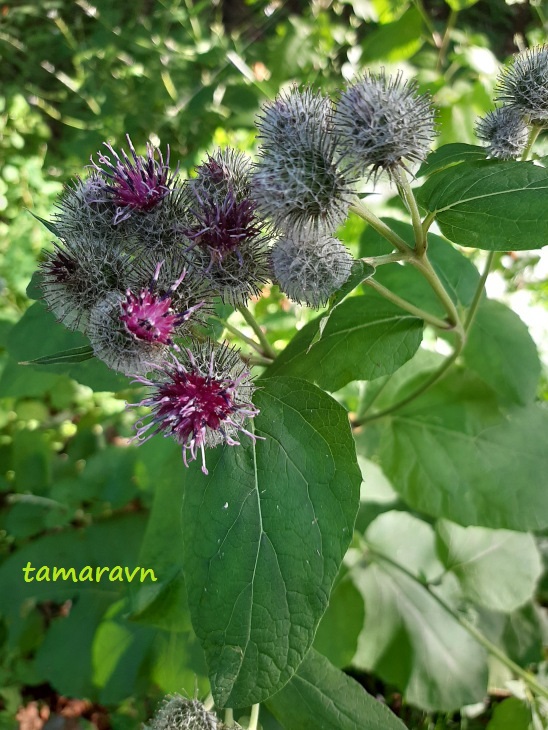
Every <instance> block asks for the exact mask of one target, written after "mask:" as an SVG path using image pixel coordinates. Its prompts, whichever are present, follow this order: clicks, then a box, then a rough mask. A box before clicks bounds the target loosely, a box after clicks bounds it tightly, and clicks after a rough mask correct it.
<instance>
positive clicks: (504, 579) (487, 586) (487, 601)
mask: <svg viewBox="0 0 548 730" xmlns="http://www.w3.org/2000/svg"><path fill="white" fill-rule="evenodd" d="M436 532H437V535H438V554H439V556H440V558H441V559H442V561H443V563H444V565H445V567H446V568H447V570H450V571H451V572H452V573H453V574H454V575H455V577H456V578H457V580H458V581H459V584H460V587H461V589H462V592H463V595H464V597H465V598H468V599H469V600H470V601H472V602H473V603H477V604H479V605H480V606H485V607H486V608H490V609H492V610H494V611H504V612H506V613H510V612H511V611H514V610H516V609H517V608H519V607H520V606H521V605H523V604H524V603H526V602H527V601H528V600H530V599H531V598H532V596H533V593H534V591H535V587H536V585H537V582H538V580H539V578H540V576H541V574H542V561H541V559H540V554H539V552H538V550H537V546H536V544H535V540H534V538H533V537H532V535H527V534H523V533H519V532H510V531H509V530H487V529H485V528H484V527H461V526H460V525H455V524H454V523H453V522H449V521H447V520H440V522H438V524H437V527H436Z"/></svg>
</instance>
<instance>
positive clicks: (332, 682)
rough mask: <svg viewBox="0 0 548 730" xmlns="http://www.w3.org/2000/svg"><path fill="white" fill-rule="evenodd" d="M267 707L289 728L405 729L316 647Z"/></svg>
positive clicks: (312, 729) (329, 729)
mask: <svg viewBox="0 0 548 730" xmlns="http://www.w3.org/2000/svg"><path fill="white" fill-rule="evenodd" d="M267 706H268V709H269V710H270V711H271V712H272V714H273V715H274V717H276V718H277V719H278V720H279V721H280V723H281V724H282V725H283V727H284V728H285V730H319V728H321V730H356V729H357V728H359V729H360V730H405V725H404V724H403V723H402V721H401V720H399V719H398V718H397V717H396V716H395V715H394V714H392V712H390V710H389V709H388V707H386V705H383V704H381V703H380V702H378V701H377V700H375V699H374V698H373V697H371V695H369V694H368V693H367V692H366V691H365V690H364V689H363V687H360V685H359V684H358V683H357V682H355V681H354V680H353V679H351V678H350V677H348V676H347V675H346V674H343V672H341V671H340V670H339V669H336V668H335V667H334V666H333V665H332V664H330V662H329V661H328V660H327V659H326V658H325V657H324V656H322V655H321V654H319V653H318V652H317V651H315V650H314V649H311V650H310V651H309V652H308V654H307V655H306V657H305V659H304V661H303V663H302V664H301V666H300V667H299V669H298V671H297V673H296V674H295V675H294V677H293V678H292V679H291V681H290V682H289V683H288V684H286V686H285V687H284V688H283V689H282V690H281V692H278V693H277V694H275V695H274V696H273V697H271V698H270V699H269V700H268V702H267Z"/></svg>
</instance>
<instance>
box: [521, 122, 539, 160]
mask: <svg viewBox="0 0 548 730" xmlns="http://www.w3.org/2000/svg"><path fill="white" fill-rule="evenodd" d="M541 129H542V128H541V127H532V128H531V131H530V132H529V137H528V139H527V145H526V146H525V149H524V150H523V153H522V155H521V160H522V162H524V161H525V160H526V159H527V158H528V157H529V155H530V154H531V150H532V149H533V145H534V144H535V142H536V141H537V137H538V136H539V134H540V132H541Z"/></svg>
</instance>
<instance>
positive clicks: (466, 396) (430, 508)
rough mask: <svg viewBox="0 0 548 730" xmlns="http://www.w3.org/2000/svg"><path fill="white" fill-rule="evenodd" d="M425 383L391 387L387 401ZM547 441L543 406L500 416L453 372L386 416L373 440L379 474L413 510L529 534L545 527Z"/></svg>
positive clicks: (485, 394)
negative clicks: (376, 450)
mask: <svg viewBox="0 0 548 730" xmlns="http://www.w3.org/2000/svg"><path fill="white" fill-rule="evenodd" d="M423 378H424V374H421V375H420V376H419V377H418V378H415V379H414V380H413V379H411V380H410V381H408V382H407V383H404V384H403V385H402V386H401V387H400V388H399V389H396V390H395V392H394V393H393V400H392V402H395V401H397V400H400V399H401V398H402V397H404V396H405V395H407V394H409V392H410V391H411V390H414V389H415V388H416V387H417V385H418V382H421V381H422V380H423ZM386 390H388V389H386ZM384 395H385V394H384V393H383V396H384ZM373 430H376V429H375V428H373ZM547 436H548V411H547V410H546V409H543V408H542V407H539V406H535V405H530V406H528V407H526V408H515V409H513V410H511V411H509V412H504V411H503V410H502V409H501V408H500V406H499V403H498V401H497V398H496V396H495V393H494V392H493V391H492V390H491V389H490V388H489V387H488V386H487V385H485V384H484V383H483V381H481V380H479V379H478V378H477V377H475V376H474V375H473V374H472V373H470V372H469V371H464V370H454V371H453V372H452V373H451V374H450V375H449V376H448V377H446V378H445V379H444V380H443V381H441V382H440V383H438V385H436V386H434V387H433V388H431V389H430V390H429V391H428V392H427V393H425V394H424V395H422V396H420V397H419V398H417V399H415V400H413V401H412V402H411V403H409V404H408V405H406V406H404V407H403V408H400V409H399V410H397V411H395V412H394V413H393V414H391V416H388V417H386V418H385V419H384V421H383V425H382V426H380V433H378V435H377V438H378V441H379V444H380V447H379V458H380V464H381V466H382V468H383V470H384V472H385V474H386V475H387V477H388V478H389V479H390V481H391V482H392V484H393V486H394V488H395V489H396V491H398V492H399V494H401V496H402V497H403V498H404V500H405V501H406V502H407V503H408V504H409V505H410V506H412V507H413V508H414V509H418V510H421V511H424V512H426V513H427V514H430V515H434V516H438V517H446V518H447V519H451V520H453V521H455V522H459V523H460V524H463V525H482V526H485V527H494V528H497V527H502V528H507V529H511V530H535V529H541V528H543V527H546V526H547V525H548V491H547V490H546V484H545V475H546V473H547V472H548V451H547V450H546V438H547Z"/></svg>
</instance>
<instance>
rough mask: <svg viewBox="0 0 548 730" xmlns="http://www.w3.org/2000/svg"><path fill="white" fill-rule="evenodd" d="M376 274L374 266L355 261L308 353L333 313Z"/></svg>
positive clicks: (319, 337)
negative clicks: (366, 280)
mask: <svg viewBox="0 0 548 730" xmlns="http://www.w3.org/2000/svg"><path fill="white" fill-rule="evenodd" d="M374 273H375V269H374V268H373V267H372V266H369V265H368V264H366V263H365V262H364V261H354V263H353V264H352V271H351V272H350V276H349V278H348V280H347V281H346V282H345V283H344V284H343V286H342V287H341V288H340V289H339V291H338V292H336V293H335V294H334V295H333V296H332V297H331V300H330V302H329V309H328V310H327V312H326V313H325V314H324V315H323V316H322V318H321V319H320V324H319V326H318V329H317V331H316V334H315V336H314V339H313V340H312V342H311V343H310V345H309V346H308V351H310V348H311V347H312V345H314V344H315V343H316V342H317V341H318V340H319V339H321V337H322V335H323V333H324V330H325V327H326V325H327V323H328V322H329V318H330V317H331V315H332V314H333V311H334V310H335V309H336V308H337V307H338V306H339V305H340V304H341V303H342V302H343V301H344V299H345V298H346V296H347V295H348V294H350V292H351V291H354V289H355V288H356V287H357V286H359V284H361V283H362V281H364V280H365V279H369V278H370V277H372V276H373V274H374Z"/></svg>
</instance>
